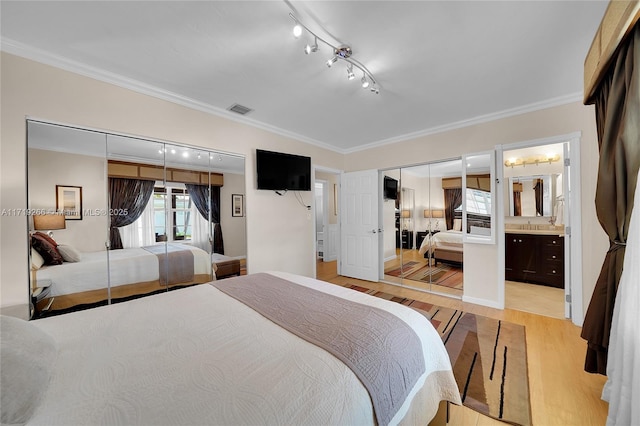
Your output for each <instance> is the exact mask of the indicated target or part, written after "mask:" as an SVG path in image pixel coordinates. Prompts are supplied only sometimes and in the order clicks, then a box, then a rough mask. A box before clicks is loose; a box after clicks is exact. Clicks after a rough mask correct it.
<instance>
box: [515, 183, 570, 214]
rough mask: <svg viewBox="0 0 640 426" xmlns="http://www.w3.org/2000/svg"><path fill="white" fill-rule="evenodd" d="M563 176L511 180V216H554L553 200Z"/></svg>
mask: <svg viewBox="0 0 640 426" xmlns="http://www.w3.org/2000/svg"><path fill="white" fill-rule="evenodd" d="M559 179H561V175H557V174H552V175H529V176H514V177H510V178H509V194H510V196H509V216H522V217H551V216H554V207H555V206H554V203H553V200H555V199H556V197H557V196H558V195H560V194H559V193H558V191H557V188H558V184H557V183H558V181H559Z"/></svg>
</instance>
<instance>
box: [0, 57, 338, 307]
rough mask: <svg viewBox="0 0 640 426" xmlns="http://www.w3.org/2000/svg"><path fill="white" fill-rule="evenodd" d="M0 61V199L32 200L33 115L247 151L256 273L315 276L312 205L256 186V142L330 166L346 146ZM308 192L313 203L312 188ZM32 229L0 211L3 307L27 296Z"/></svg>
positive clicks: (4, 203)
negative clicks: (29, 141)
mask: <svg viewBox="0 0 640 426" xmlns="http://www.w3.org/2000/svg"><path fill="white" fill-rule="evenodd" d="M0 66H1V73H0V78H1V87H2V98H1V99H0V102H1V105H0V106H1V111H0V113H1V121H2V127H1V129H0V132H1V133H0V136H1V138H0V208H2V209H18V208H26V206H27V200H26V121H25V120H26V118H27V117H32V118H39V119H43V120H48V121H53V122H59V123H66V124H74V125H77V126H80V127H87V128H93V129H100V130H111V131H116V132H120V133H124V134H130V135H137V136H142V137H148V138H152V139H159V140H164V141H172V142H178V143H184V144H188V145H193V146H201V147H204V148H209V149H216V150H219V151H225V152H230V153H237V154H240V155H244V156H245V158H246V183H245V187H244V191H242V192H243V193H244V194H245V195H246V197H245V212H246V218H245V220H246V232H247V258H248V265H247V266H248V272H250V273H253V272H260V271H266V270H283V271H288V272H293V273H297V274H301V275H305V276H313V271H314V262H315V257H314V250H313V234H312V232H313V231H312V229H313V226H312V221H311V217H310V214H309V213H310V212H309V211H307V209H306V208H305V207H303V206H301V205H300V204H299V203H298V201H297V200H296V198H295V196H294V194H293V193H287V194H286V195H285V196H283V197H280V196H278V195H275V194H274V193H273V192H272V191H258V190H257V189H256V183H255V150H256V148H268V149H272V150H277V151H282V152H288V153H292V154H299V155H308V156H310V157H311V161H312V163H313V165H319V166H323V167H326V168H331V169H342V168H343V167H342V164H343V163H342V161H343V156H342V155H341V154H338V153H335V152H332V151H329V150H326V149H322V148H319V147H315V146H312V145H309V144H303V143H300V142H299V141H295V140H293V139H290V138H287V137H284V136H281V135H277V134H275V133H272V132H268V131H265V130H262V129H259V128H256V127H251V126H248V125H245V124H241V123H239V122H236V121H233V120H230V119H226V118H222V117H220V116H217V115H213V114H211V113H208V112H204V111H198V110H194V109H191V108H187V107H184V106H181V105H177V104H174V103H171V102H168V101H164V100H161V99H158V98H154V97H151V96H147V95H143V94H140V93H137V92H133V91H131V90H128V89H124V88H121V87H117V86H114V85H111V84H108V83H104V82H100V81H97V80H94V79H91V78H88V77H84V76H80V75H78V74H74V73H71V72H68V71H64V70H61V69H58V68H54V67H51V66H48V65H43V64H40V63H37V62H34V61H30V60H27V59H24V58H20V57H17V56H15V55H11V54H7V53H5V52H2V56H1V60H0ZM301 194H302V197H303V199H304V202H305V203H306V204H310V203H311V194H312V193H311V192H301ZM225 198H227V199H229V200H230V196H228V197H227V196H226V195H225ZM223 209H225V210H227V211H230V209H231V207H229V206H226V207H225V206H223ZM234 219H235V218H234ZM26 236H27V221H26V219H25V217H24V216H2V217H0V298H1V299H0V306H10V305H16V304H25V303H26V302H27V301H28V297H29V294H28V285H27V282H28V281H27V272H28V265H27V258H28V257H27V256H28V244H27V237H26ZM230 249H231V248H230Z"/></svg>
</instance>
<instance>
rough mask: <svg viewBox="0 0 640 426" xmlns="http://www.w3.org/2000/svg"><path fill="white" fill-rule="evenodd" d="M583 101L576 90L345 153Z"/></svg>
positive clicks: (396, 137) (370, 144)
mask: <svg viewBox="0 0 640 426" xmlns="http://www.w3.org/2000/svg"><path fill="white" fill-rule="evenodd" d="M578 101H580V102H582V92H576V93H572V94H569V95H565V96H559V97H557V98H552V99H547V100H545V101H540V102H534V103H531V104H527V105H523V106H519V107H516V108H510V109H505V110H502V111H498V112H493V113H490V114H485V115H480V116H477V117H473V118H469V119H466V120H460V121H456V122H453V123H449V124H444V125H442V126H435V127H431V128H428V129H424V130H420V131H417V132H413V133H406V134H404V135H400V136H394V137H392V138H388V139H383V140H380V141H377V142H372V143H369V144H366V145H361V146H359V147H357V148H352V149H349V150H345V152H344V154H351V153H354V152H358V151H364V150H367V149H371V148H377V147H381V146H385V145H391V144H394V143H398V142H406V141H409V140H412V139H417V138H420V137H423V136H429V135H434V134H437V133H444V132H449V131H452V130H457V129H462V128H464V127H469V126H475V125H477V124H482V123H487V122H490V121H496V120H500V119H502V118H508V117H513V116H516V115H520V114H526V113H529V112H534V111H539V110H542V109H547V108H552V107H556V106H560V105H566V104H570V103H573V102H578Z"/></svg>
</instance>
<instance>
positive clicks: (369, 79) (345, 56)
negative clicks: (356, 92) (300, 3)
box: [289, 13, 380, 94]
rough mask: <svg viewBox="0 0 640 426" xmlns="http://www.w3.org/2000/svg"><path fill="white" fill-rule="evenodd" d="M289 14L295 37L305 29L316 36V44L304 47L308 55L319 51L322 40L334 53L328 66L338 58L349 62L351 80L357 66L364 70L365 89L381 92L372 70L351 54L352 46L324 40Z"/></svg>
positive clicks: (362, 81)
mask: <svg viewBox="0 0 640 426" xmlns="http://www.w3.org/2000/svg"><path fill="white" fill-rule="evenodd" d="M289 16H290V17H291V19H293V21H294V22H295V26H294V27H293V35H294V37H295V38H299V37H300V36H301V35H302V32H303V31H302V30H303V29H304V30H306V31H307V32H308V33H309V34H310V35H311V36H312V37H313V38H314V44H313V45H309V44H307V46H306V47H305V48H304V53H305V54H307V55H308V54H310V53H313V52H317V51H318V40H319V41H321V42H322V43H324V44H326V45H327V46H329V47H330V48H331V51H332V53H333V56H332V57H331V58H330V59H329V60H327V62H326V64H327V67H329V68H331V67H332V66H333V64H335V63H336V62H338V60H342V61H345V62H346V63H347V78H348V79H349V80H354V79H355V78H356V75H355V73H354V72H353V67H356V68H358V69H359V70H360V71H362V78H361V79H360V82H361V84H362V88H363V89H367V88H369V90H370V91H371V93H375V94H379V93H380V88H379V86H378V83H377V81H376V79H375V77H374V76H373V74H371V72H370V71H369V70H368V69H367V67H365V66H364V65H363V64H362V63H360V62H358V61H357V60H355V59H354V58H352V57H351V54H352V53H353V52H352V50H351V47H350V46H346V45H339V46H334V45H332V44H331V43H329V42H328V41H326V40H323V39H322V38H321V37H318V35H316V33H314V32H313V31H311V30H310V29H309V28H307V27H306V26H305V25H304V24H302V23H301V22H300V20H299V19H298V18H296V17H295V16H294V15H293V13H289Z"/></svg>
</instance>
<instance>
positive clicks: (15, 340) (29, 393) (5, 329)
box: [0, 315, 58, 424]
mask: <svg viewBox="0 0 640 426" xmlns="http://www.w3.org/2000/svg"><path fill="white" fill-rule="evenodd" d="M57 354H58V348H57V345H56V342H55V340H53V338H52V337H51V336H50V335H49V334H47V333H46V332H44V331H42V330H40V329H39V328H38V327H36V326H35V325H33V324H32V323H30V322H29V321H25V320H21V319H18V318H13V317H8V316H5V315H0V387H1V388H2V394H1V395H0V398H1V401H0V406H2V413H1V414H0V420H1V421H2V424H23V423H26V422H28V421H29V418H30V417H31V416H32V415H33V413H34V412H35V410H36V408H37V407H38V405H39V404H40V401H41V400H42V397H43V395H44V394H45V392H46V391H47V387H48V386H49V383H50V381H51V376H52V373H53V369H52V366H53V365H54V364H55V361H56V357H57Z"/></svg>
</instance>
